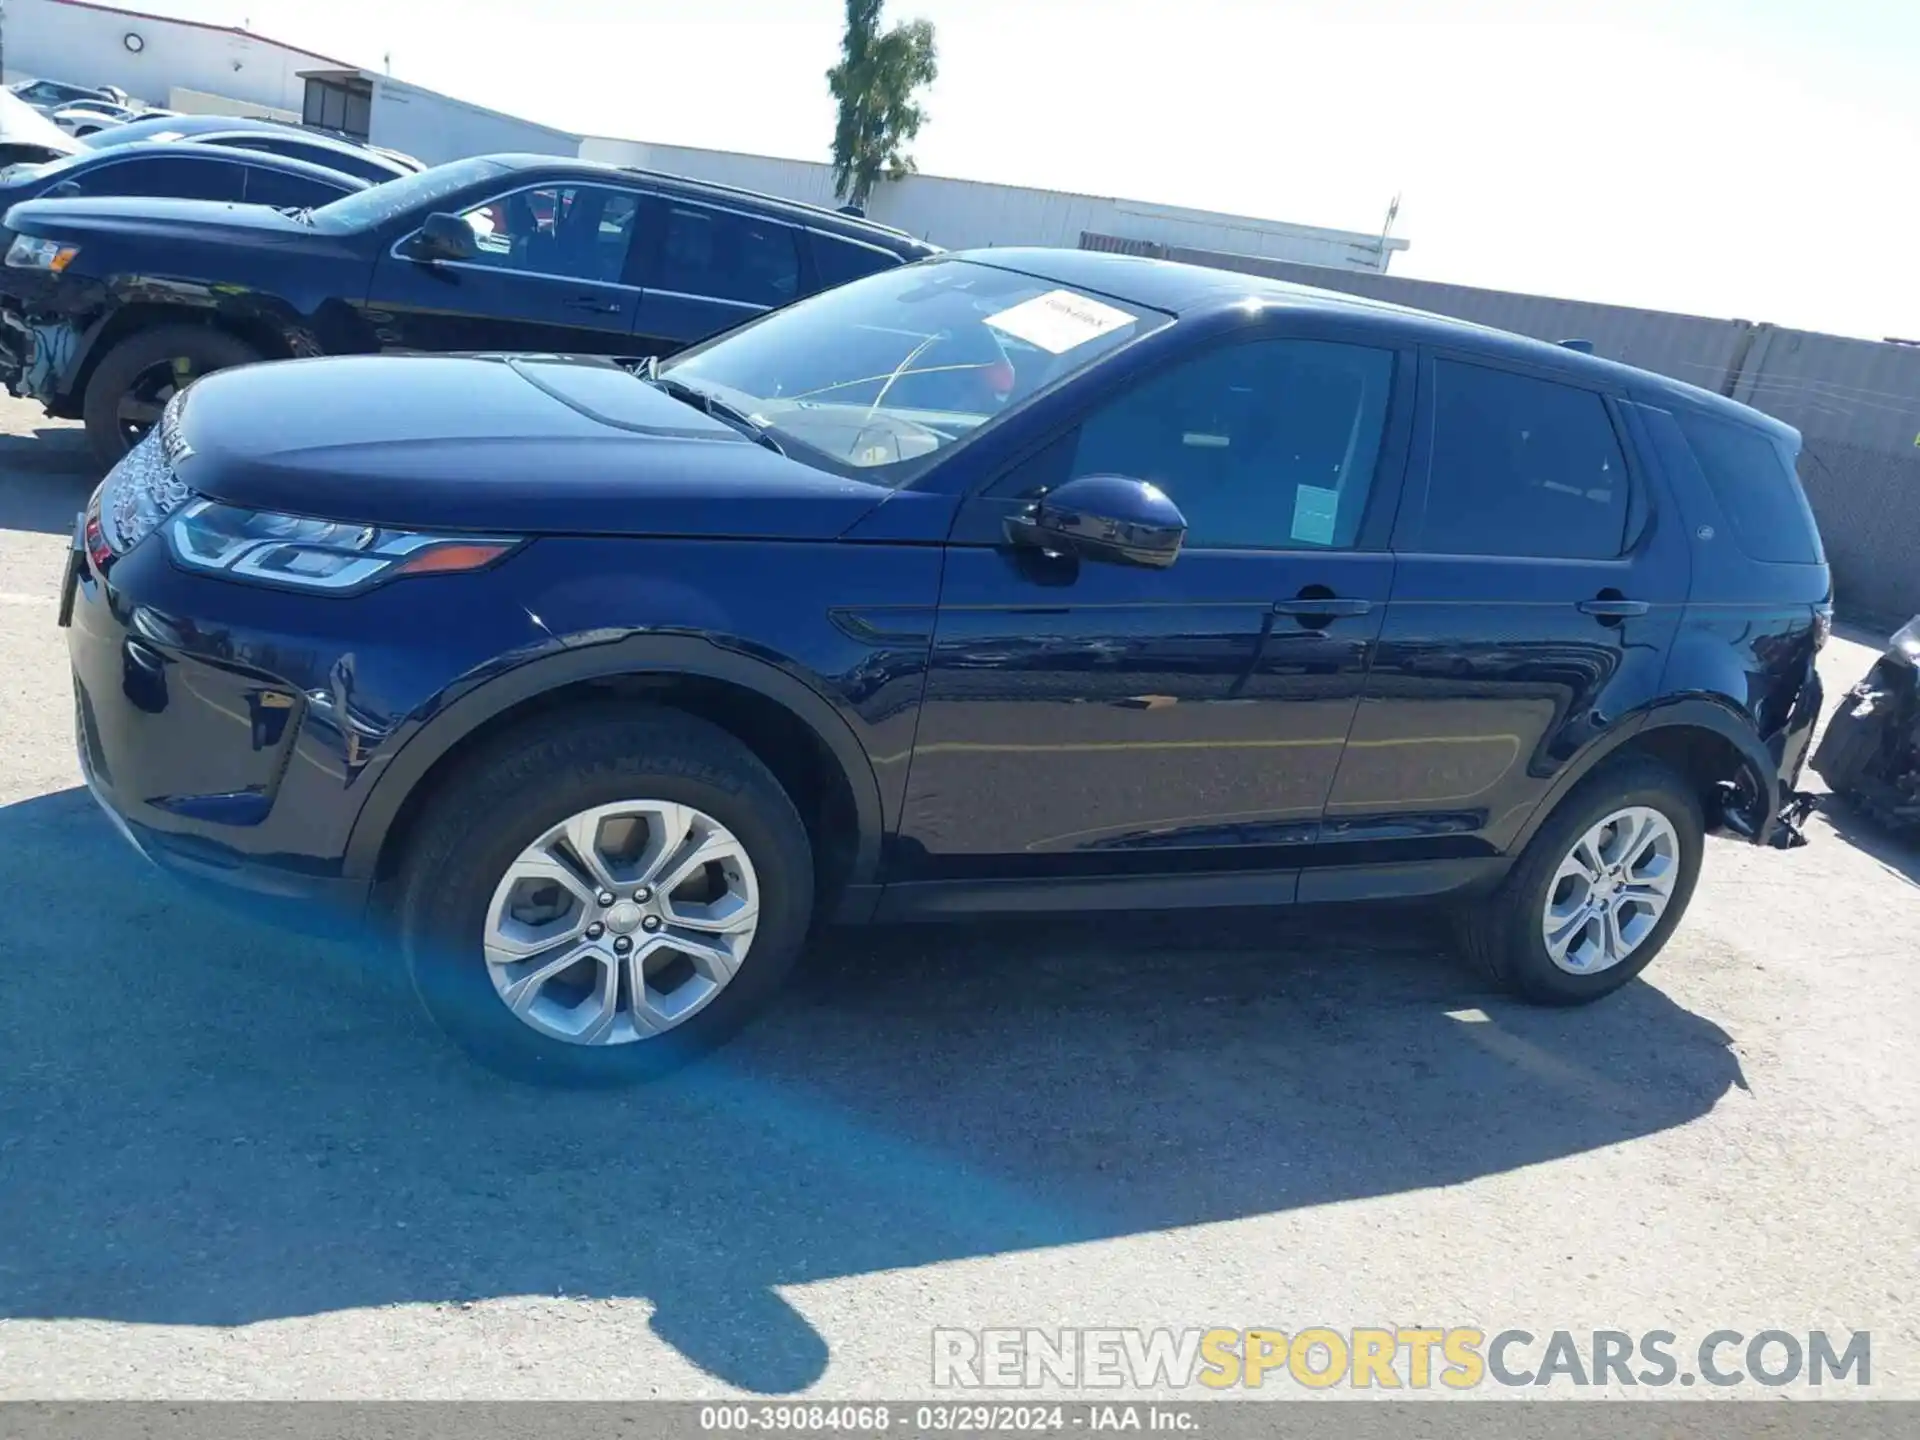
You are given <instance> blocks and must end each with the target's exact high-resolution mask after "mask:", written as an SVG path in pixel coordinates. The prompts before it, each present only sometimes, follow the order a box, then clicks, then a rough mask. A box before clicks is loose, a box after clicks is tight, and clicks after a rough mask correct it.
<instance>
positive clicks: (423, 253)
mask: <svg viewBox="0 0 1920 1440" xmlns="http://www.w3.org/2000/svg"><path fill="white" fill-rule="evenodd" d="M474 249H475V246H474V243H473V227H472V226H471V225H469V224H467V222H466V221H464V220H462V219H461V218H460V217H459V216H458V215H448V214H445V213H444V212H436V213H434V214H432V215H429V216H427V218H426V220H425V221H423V222H422V223H421V226H420V228H419V229H418V230H416V231H414V232H413V234H412V235H411V236H409V237H408V239H407V254H408V256H409V257H410V258H412V259H414V260H425V261H429V262H431V261H434V260H471V259H472V258H473V255H474Z"/></svg>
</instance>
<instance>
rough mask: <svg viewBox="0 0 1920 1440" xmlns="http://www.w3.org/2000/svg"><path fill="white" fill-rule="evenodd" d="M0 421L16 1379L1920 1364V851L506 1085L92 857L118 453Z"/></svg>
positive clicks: (181, 1386) (835, 1006) (94, 1391)
mask: <svg viewBox="0 0 1920 1440" xmlns="http://www.w3.org/2000/svg"><path fill="white" fill-rule="evenodd" d="M0 430H3V431H4V433H0V893H4V894H5V895H7V896H8V897H9V900H10V904H9V906H8V911H7V918H6V920H5V922H4V924H3V925H0V1396H3V1397H23V1396H41V1397H75V1398H77V1397H106V1396H118V1397H169V1398H171V1397H192V1396H212V1397H238V1396H250V1397H263V1398H265V1397H301V1398H320V1397H347V1396H354V1397H396V1398H397V1397H429V1396H467V1397H508V1396H512V1397H549V1396H580V1397H587V1396H605V1397H623V1398H642V1397H647V1396H675V1397H693V1396H707V1395H717V1394H725V1393H729V1392H732V1391H735V1390H745V1391H757V1392H781V1391H788V1390H798V1389H811V1390H812V1391H813V1392H814V1393H815V1394H816V1395H821V1396H826V1397H854V1396H863V1395H864V1396H879V1395H894V1396H905V1395H922V1394H926V1393H928V1390H929V1381H930V1359H929V1356H930V1339H929V1331H930V1328H931V1327H933V1326H935V1325H941V1326H986V1325H1001V1326H1039V1327H1049V1328H1050V1327H1055V1326H1063V1325H1083V1326H1148V1327H1151V1326H1181V1327H1184V1326H1209V1325H1224V1326H1230V1327H1236V1328H1243V1327H1254V1326H1272V1327H1276V1328H1279V1329H1283V1330H1288V1331H1296V1330H1298V1329H1300V1328H1303V1327H1305V1326H1307V1325H1313V1324H1324V1325H1329V1326H1333V1327H1335V1328H1338V1329H1347V1328H1350V1327H1353V1326H1366V1325H1394V1324H1400V1325H1412V1324H1425V1325H1436V1326H1440V1325H1476V1326H1479V1327H1482V1328H1484V1329H1485V1330H1487V1331H1488V1332H1490V1333H1491V1332H1493V1331H1496V1330H1501V1329H1506V1328H1521V1329H1526V1330H1530V1331H1534V1332H1536V1333H1537V1334H1539V1335H1541V1336H1542V1337H1543V1338H1544V1336H1545V1335H1546V1333H1547V1332H1550V1331H1553V1330H1556V1329H1569V1330H1574V1331H1576V1332H1580V1331H1586V1330H1589V1329H1592V1328H1615V1329H1623V1330H1629V1331H1637V1330H1645V1329H1655V1328H1664V1329H1668V1330H1672V1331H1675V1332H1678V1334H1679V1335H1680V1336H1681V1341H1682V1348H1684V1347H1685V1346H1686V1345H1688V1344H1690V1343H1691V1342H1694V1341H1697V1340H1698V1339H1699V1338H1700V1337H1702V1336H1704V1335H1705V1334H1706V1333H1707V1332H1709V1331H1711V1330H1714V1329H1717V1328H1723V1327H1724V1328H1727V1329H1734V1330H1740V1331H1743V1332H1746V1333H1747V1334H1752V1333H1754V1332H1757V1331H1760V1330H1765V1329H1783V1330H1788V1331H1794V1332H1798V1333H1799V1334H1801V1335H1805V1334H1806V1332H1808V1331H1809V1330H1813V1329H1822V1328H1824V1329H1828V1330H1837V1331H1841V1332H1845V1331H1848V1330H1870V1331H1871V1332H1872V1337H1873V1338H1872V1380H1873V1385H1872V1390H1871V1393H1872V1394H1874V1395H1876V1396H1879V1397H1883V1398H1884V1397H1893V1396H1904V1397H1920V1321H1917V1320H1916V1316H1917V1315H1920V1205H1916V1203H1915V1196H1916V1195H1920V1046H1916V1043H1915V1036H1916V1035H1917V1034H1920V985H1917V984H1916V972H1915V961H1916V959H1920V944H1916V942H1915V939H1914V936H1915V934H1916V931H1917V930H1920V889H1916V885H1920V856H1916V854H1915V853H1914V852H1913V851H1911V850H1907V849H1902V848H1900V847H1899V846H1896V845H1894V844H1892V843H1891V842H1889V841H1887V840H1885V839H1884V838H1880V837H1878V836H1876V835H1875V834H1874V833H1873V832H1872V831H1871V830H1870V829H1869V828H1867V827H1866V826H1865V825H1864V823H1863V822H1860V821H1857V820H1856V819H1854V818H1853V817H1851V816H1850V815H1848V814H1847V813H1846V812H1845V811H1838V812H1830V813H1829V814H1827V815H1824V816H1818V817H1816V818H1815V819H1814V820H1813V822H1812V826H1811V829H1812V834H1813V843H1812V845H1811V846H1809V847H1808V848H1806V849H1803V850H1799V851H1795V852H1792V853H1790V854H1782V853H1775V852H1756V851H1753V850H1750V849H1748V848H1745V847H1741V846H1737V845H1734V844H1731V843H1726V842H1715V843H1714V844H1713V846H1712V848H1711V850H1710V853H1709V856H1708V870H1707V875H1706V878H1705V880H1704V881H1703V883H1702V885H1701V888H1700V892H1699V895H1698V898H1697V899H1696V900H1695V902H1694V907H1693V911H1692V913H1691V915H1690V916H1689V919H1688V922H1687V924H1686V925H1685V927H1684V928H1683V930H1682V932H1681V934H1680V936H1679V938H1678V939H1677V940H1676V942H1675V943H1674V944H1673V945H1672V946H1671V947H1670V948H1669V949H1668V951H1667V953H1666V955H1665V956H1664V957H1663V959H1662V960H1661V961H1660V962H1659V963H1658V964H1656V966H1655V967H1654V969H1653V971H1652V972H1651V978H1650V980H1646V981H1640V982H1636V983H1635V984H1633V985H1632V986H1630V987H1629V988H1628V989H1627V990H1626V991H1623V992H1622V993H1621V994H1620V995H1618V996H1616V997H1615V998H1614V999H1612V1000H1611V1001H1609V1002H1607V1003H1605V1004H1603V1005H1601V1006H1599V1007H1597V1008H1594V1009H1590V1010H1586V1011H1581V1012H1574V1013H1549V1012H1542V1011H1535V1010H1529V1009H1524V1008H1521V1007H1518V1006H1515V1005H1512V1004H1509V1003H1508V1002H1506V1001H1505V1000H1502V999H1500V998H1498V997H1497V996H1495V995H1492V994H1490V993H1488V992H1487V991H1486V989H1485V987H1484V986H1482V985H1481V984H1479V983H1478V982H1477V981H1476V980H1475V979H1474V978H1473V977H1472V976H1470V975H1469V974H1467V973H1466V972H1465V971H1464V970H1463V969H1462V968H1461V967H1460V966H1459V965H1458V964H1457V963H1455V962H1453V961H1452V960H1450V959H1449V958H1447V952H1446V950H1445V949H1444V947H1443V946H1442V945H1441V944H1440V943H1439V937H1438V933H1437V930H1436V927H1435V925H1434V923H1433V921H1432V918H1431V917H1430V916H1427V915H1425V914H1423V913H1421V912H1418V911H1406V912H1392V913H1386V914H1381V913H1378V912H1376V913H1372V914H1365V915H1363V914H1353V913H1336V912H1312V913H1309V912H1297V913H1286V914H1273V915H1251V916H1247V915H1235V916H1225V917H1217V918H1195V919H1184V920H1182V921H1180V922H1179V923H1177V924H1171V923H1163V922H1161V921H1159V920H1147V921H1140V920H1136V919H1126V920H1124V921H1118V922H1105V923H1088V922H1079V923H1067V922H1049V923H1045V924H1039V923H1033V922H1023V923H1019V924H1006V925H1000V924H996V925H991V926H981V927H975V928H970V929H961V930H947V931H942V930H933V929H906V930H888V931H871V932H856V933H850V934H847V935H844V936H840V937H836V938H834V939H833V940H831V941H830V942H829V943H828V944H827V945H825V946H824V947H823V948H822V949H821V950H820V951H819V952H818V953H817V954H816V955H815V956H814V957H813V958H812V960H811V963H810V965H809V967H808V971H807V974H806V978H805V980H804V981H803V983H802V985H801V988H800V991H799V993H798V994H797V995H796V996H795V997H794V998H793V999H792V1001H791V1003H790V1004H789V1005H788V1006H787V1007H786V1008H785V1009H784V1011H782V1012H781V1013H780V1015H779V1016H778V1018H777V1019H775V1020H773V1021H771V1022H769V1023H766V1024H763V1025H762V1026H760V1027H759V1028H758V1029H757V1030H755V1031H754V1032H752V1033H751V1034H750V1035H749V1037H748V1038H747V1039H746V1040H745V1041H743V1042H742V1043H741V1044H739V1045H737V1046H736V1047H734V1048H733V1049H732V1050H730V1051H729V1052H727V1054H726V1056H725V1057H724V1059H723V1060H722V1061H719V1062H716V1063H714V1064H711V1065H709V1066H707V1067H705V1068H703V1069H702V1070H700V1071H698V1072H696V1073H695V1074H693V1075H690V1076H686V1077H682V1078H680V1079H678V1080H676V1081H674V1082H672V1083H669V1084H667V1085H664V1086H660V1087H655V1088H653V1089H650V1090H646V1091H641V1092H636V1093H630V1094H621V1095H613V1096H607V1095H585V1096H580V1095H571V1096H570V1095H555V1094H544V1093H535V1092H529V1091H524V1090H520V1089H516V1088H512V1087H509V1086H507V1085H505V1084H503V1083H500V1082H496V1081H494V1080H493V1079H491V1078H490V1077H488V1076H486V1075H484V1074H482V1073H479V1072H477V1071H475V1070H474V1069H472V1068H471V1067H469V1066H468V1065H467V1064H466V1063H465V1062H464V1061H463V1060H461V1059H460V1058H459V1056H458V1055H457V1054H455V1053H454V1052H453V1051H451V1050H450V1049H449V1048H448V1047H446V1046H444V1045H443V1044H442V1043H440V1042H439V1041H438V1040H437V1039H435V1038H433V1037H432V1036H430V1035H427V1034H424V1033H422V1032H421V1031H420V1030H419V1029H418V1028H417V1027H416V1026H415V1024H414V1022H413V1021H412V1020H411V1018H410V1015H409V1011H408V1009H407V1007H406V1004H405V1001H404V996H403V995H401V994H400V993H399V992H398V991H397V989H396V987H395V985H394V984H393V982H392V981H391V980H390V979H389V978H388V976H387V974H386V972H385V970H384V968H383V967H382V966H381V965H380V964H379V963H378V962H377V961H375V960H373V959H371V958H369V957H367V956H365V955H363V954H361V953H359V952H357V951H355V950H354V949H352V948H350V947H344V946H338V945H332V946H330V945H322V944H318V943H315V942H311V941H308V940H304V939H296V938H292V937H288V936H285V935H282V934H280V933H278V932H275V931H273V930H270V929H267V928H265V927H264V926H261V925H257V924H253V923H250V922H247V921H244V920H237V919H233V918H229V916H228V915H227V914H226V913H224V912H222V911H219V910H216V909H215V908H213V907H212V906H210V905H209V904H207V903H205V902H204V901H202V900H200V899H199V898H197V897H196V896H194V895H193V894H191V893H189V892H187V891H185V890H183V889H181V888H179V887H177V886H176V885H175V884H174V883H173V882H171V881H169V880H166V879H164V878H162V877H161V876H159V875H158V874H157V873H155V872H153V871H151V870H149V869H148V868H146V867H145V866H144V864H143V863H142V862H141V861H139V859H138V858H137V857H136V856H134V855H132V854H131V853H130V852H128V851H127V850H126V849H125V848H124V847H123V846H122V844H121V843H120V841H119V840H117V839H116V838H115V837H114V835H113V834H112V832H111V831H110V830H109V828H108V827H107V825H106V823H105V821H104V820H102V819H101V818H100V817H99V816H98V815H97V814H96V813H95V811H94V809H93V807H92V805H91V802H90V801H89V800H88V799H87V797H86V795H85V792H84V791H83V790H81V789H79V788H78V776H77V772H76V769H75V765H74V761H73V757H72V750H71V746H72V739H71V726H70V718H69V717H70V711H69V704H70V702H69V699H68V694H69V692H68V681H67V672H66V658H65V650H64V646H63V644H62V641H61V638H60V636H59V633H58V631H57V630H56V629H55V627H54V594H55V586H56V581H57V578H58V575H59V570H60V564H61V560H62V554H63V547H64V545H65V541H66V533H67V529H68V526H69V525H70V523H71V520H72V516H73V514H74V512H75V510H76V509H78V508H79V506H80V505H81V504H82V503H83V501H84V499H85V495H86V492H87V489H88V487H89V486H90V484H91V483H92V477H91V475H90V474H89V473H88V471H87V469H86V466H85V463H84V452H83V450H82V448H81V445H80V439H79V435H78V433H77V431H75V430H74V429H73V428H71V427H68V426H52V425H48V424H47V423H46V422H43V421H38V420H37V419H36V418H35V415H34V412H33V411H32V410H31V409H30V408H29V407H27V406H25V405H22V404H20V403H19V402H13V401H4V402H0ZM1859 639H1862V640H1867V641H1870V642H1871V643H1870V644H1867V645H1863V644H1860V643H1856V642H1852V641H1836V642H1835V643H1834V644H1833V645H1832V646H1831V647H1830V648H1829V651H1828V653H1827V661H1828V681H1829V691H1830V693H1837V692H1838V691H1839V690H1840V689H1844V687H1845V686H1846V685H1847V684H1849V683H1851V681H1852V680H1853V679H1854V678H1855V677H1856V676H1857V675H1858V674H1859V673H1860V672H1861V671H1862V670H1863V669H1864V668H1865V666H1866V664H1867V663H1868V660H1869V658H1870V655H1871V653H1872V650H1874V649H1876V648H1877V646H1878V640H1877V639H1875V638H1874V637H1872V636H1861V637H1859ZM1731 1353H1735V1352H1730V1354H1731ZM1537 1359H1538V1352H1537V1350H1536V1352H1535V1354H1534V1361H1535V1362H1537ZM1845 1388H1846V1389H1847V1390H1849V1391H1851V1390H1852V1386H1851V1383H1850V1382H1849V1384H1848V1385H1847V1386H1846V1387H1845ZM1492 1389H1493V1387H1491V1386H1489V1387H1488V1391H1491V1390H1492ZM1279 1393H1282V1394H1288V1393H1296V1394H1297V1393H1300V1392H1299V1391H1298V1390H1297V1389H1295V1388H1294V1387H1292V1386H1291V1385H1290V1384H1287V1385H1282V1386H1281V1387H1280V1388H1279ZM1482 1393H1487V1392H1482ZM1552 1393H1572V1392H1571V1391H1570V1390H1569V1389H1568V1388H1567V1387H1565V1386H1561V1387H1559V1388H1557V1389H1556V1390H1554V1391H1553V1392H1552ZM1587 1393H1593V1392H1591V1391H1589V1392H1587ZM1643 1393H1644V1392H1643ZM1666 1393H1668V1394H1674V1395H1677V1394H1678V1393H1680V1392H1678V1391H1669V1392H1666ZM1687 1393H1689V1394H1692V1395H1701V1394H1705V1393H1709V1392H1706V1391H1703V1390H1698V1389H1696V1390H1692V1391H1690V1392H1687ZM1711 1393H1730V1394H1734V1395H1742V1396H1759V1395H1767V1394H1774V1393H1779V1392H1776V1391H1770V1390H1766V1389H1763V1388H1761V1387H1758V1386H1755V1385H1752V1384H1748V1385H1745V1386H1742V1387H1737V1388H1735V1389H1734V1390H1732V1391H1730V1392H1718V1391H1716V1392H1711ZM1807 1393H1820V1392H1807ZM1825 1393H1829V1394H1831V1393H1833V1390H1832V1386H1831V1385H1830V1386H1829V1387H1828V1389H1827V1391H1826V1392H1825Z"/></svg>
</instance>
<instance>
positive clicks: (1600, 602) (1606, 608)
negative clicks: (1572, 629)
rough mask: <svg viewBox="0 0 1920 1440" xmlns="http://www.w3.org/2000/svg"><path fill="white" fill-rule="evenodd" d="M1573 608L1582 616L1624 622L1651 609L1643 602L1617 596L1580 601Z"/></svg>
mask: <svg viewBox="0 0 1920 1440" xmlns="http://www.w3.org/2000/svg"><path fill="white" fill-rule="evenodd" d="M1574 608H1576V609H1577V610H1579V612H1580V613H1581V614H1582V615H1592V616H1595V617H1597V618H1598V619H1601V620H1626V619H1629V618H1631V617H1632V616H1635V615H1644V614H1646V613H1647V611H1649V610H1651V609H1652V608H1653V607H1652V606H1651V605H1649V604H1648V603H1647V602H1646V601H1644V600H1623V599H1621V598H1620V597H1619V596H1618V595H1601V596H1597V597H1596V598H1594V599H1592V600H1582V601H1580V602H1579V603H1578V605H1576V606H1575V607H1574Z"/></svg>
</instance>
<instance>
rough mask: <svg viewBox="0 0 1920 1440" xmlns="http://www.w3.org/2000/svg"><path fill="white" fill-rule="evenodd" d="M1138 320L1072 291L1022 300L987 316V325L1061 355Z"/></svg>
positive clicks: (1051, 291)
mask: <svg viewBox="0 0 1920 1440" xmlns="http://www.w3.org/2000/svg"><path fill="white" fill-rule="evenodd" d="M1136 318H1137V317H1135V316H1132V315H1129V314H1128V313H1127V312H1126V311H1124V310H1116V309H1114V308H1113V306H1111V305H1103V304H1101V303H1100V302H1099V301H1098V300H1089V299H1088V298H1087V297H1086V296H1084V295H1076V294H1074V293H1073V291H1071V290H1049V291H1048V292H1047V293H1046V294H1044V295H1036V296H1034V297H1033V299H1031V300H1025V301H1022V302H1021V303H1020V304H1018V305H1015V306H1014V307H1013V308H1012V309H1011V310H1002V311H1001V312H1000V313H999V314H998V315H989V316H987V321H986V323H987V324H989V325H991V326H992V327H993V328H994V329H996V330H1003V331H1005V332H1006V333H1007V334H1009V335H1011V336H1013V338H1014V339H1016V340H1024V341H1026V342H1027V343H1028V344H1029V345H1038V346H1039V347H1040V348H1041V349H1042V350H1045V351H1047V352H1048V353H1049V354H1053V355H1061V354H1064V353H1065V352H1067V351H1068V350H1071V349H1073V347H1074V346H1076V345H1084V344H1086V343H1087V341H1089V340H1098V339H1099V338H1100V337H1101V336H1102V335H1107V334H1111V333H1112V332H1113V331H1115V330H1118V329H1119V328H1120V327H1121V326H1123V325H1130V324H1132V323H1133V321H1134V320H1135V319H1136Z"/></svg>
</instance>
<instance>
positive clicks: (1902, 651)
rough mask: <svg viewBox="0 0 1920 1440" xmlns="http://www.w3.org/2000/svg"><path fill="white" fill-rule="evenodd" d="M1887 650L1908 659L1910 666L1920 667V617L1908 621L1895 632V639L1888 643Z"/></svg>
mask: <svg viewBox="0 0 1920 1440" xmlns="http://www.w3.org/2000/svg"><path fill="white" fill-rule="evenodd" d="M1887 648H1888V649H1889V650H1892V651H1893V652H1894V653H1895V654H1897V655H1903V656H1905V657H1906V660H1907V663H1908V664H1909V665H1920V615H1916V616H1914V617H1913V619H1911V620H1909V621H1907V623H1906V624H1904V625H1902V626H1901V627H1900V628H1899V629H1898V630H1896V631H1894V632H1893V639H1891V640H1889V641H1888V642H1887Z"/></svg>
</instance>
